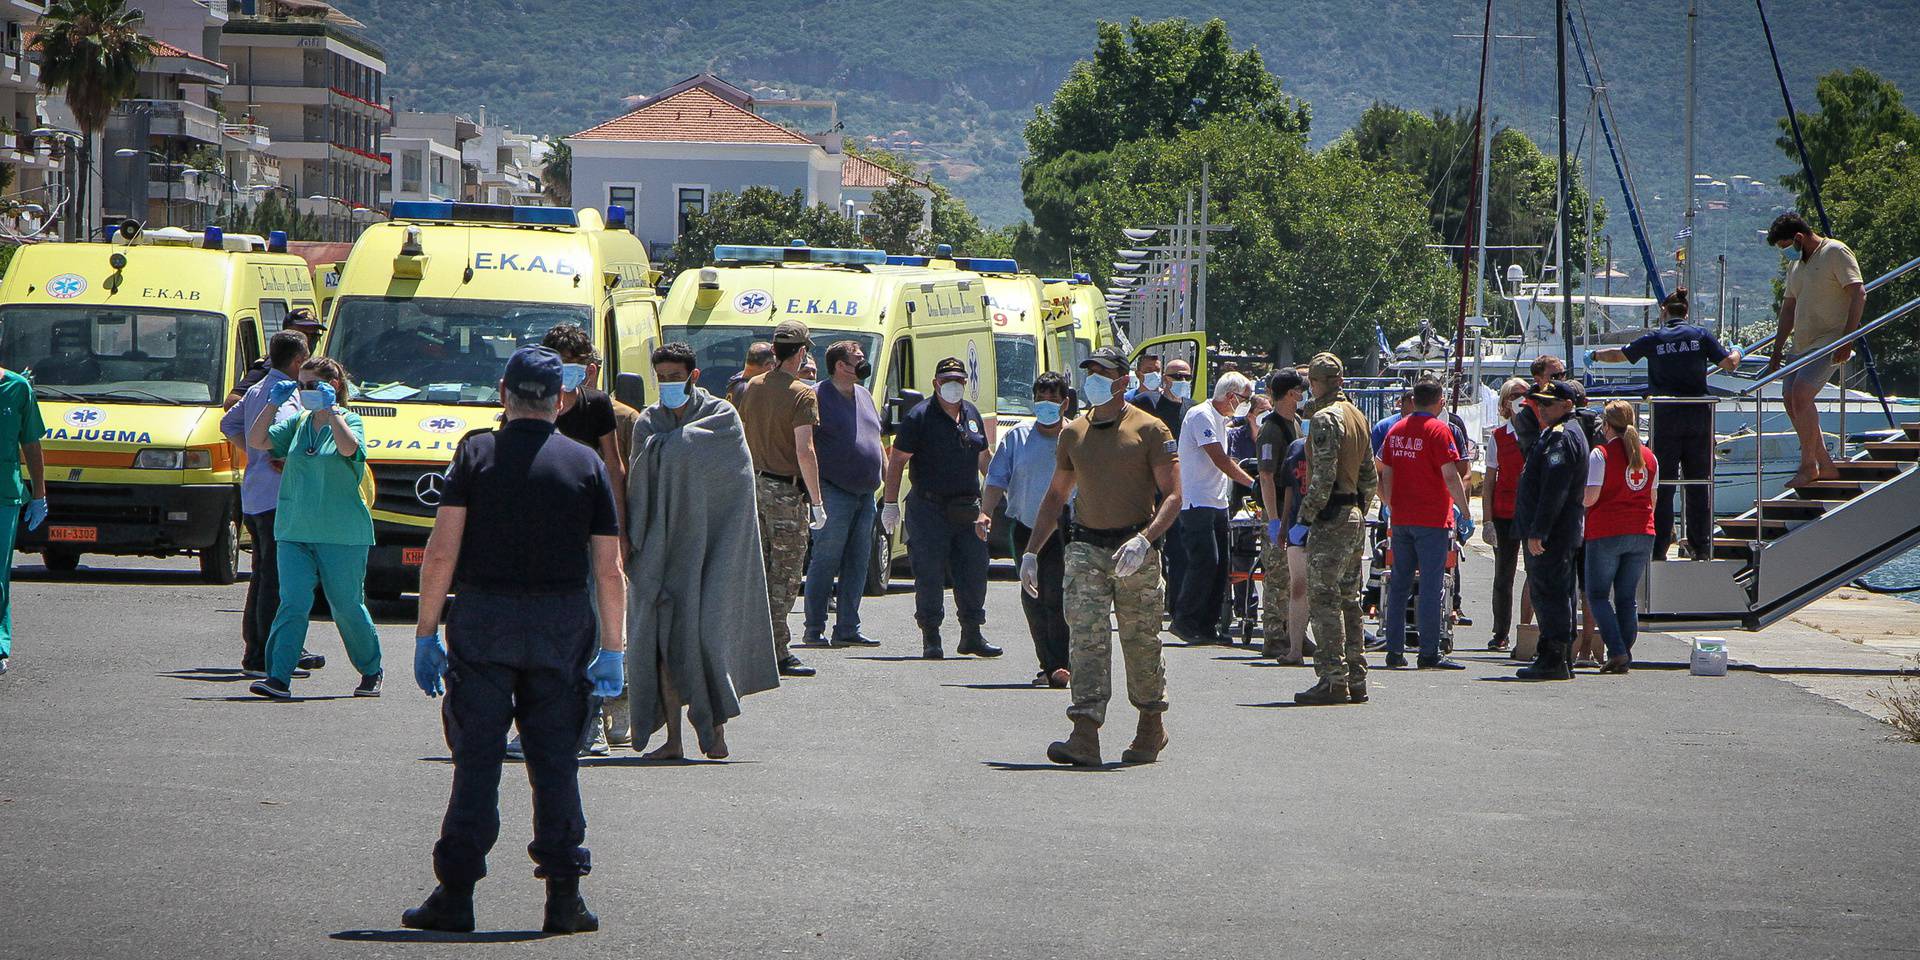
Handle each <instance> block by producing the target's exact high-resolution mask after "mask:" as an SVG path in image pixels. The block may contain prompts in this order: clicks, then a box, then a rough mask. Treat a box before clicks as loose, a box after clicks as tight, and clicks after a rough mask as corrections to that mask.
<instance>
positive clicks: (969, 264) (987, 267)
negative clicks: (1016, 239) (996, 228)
mask: <svg viewBox="0 0 1920 960" xmlns="http://www.w3.org/2000/svg"><path fill="white" fill-rule="evenodd" d="M953 263H954V265H955V266H957V267H959V268H960V269H962V270H972V271H973V272H975V273H1019V272H1020V261H1018V260H1015V259H1013V258H1012V257H955V258H953Z"/></svg>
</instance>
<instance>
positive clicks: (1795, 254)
mask: <svg viewBox="0 0 1920 960" xmlns="http://www.w3.org/2000/svg"><path fill="white" fill-rule="evenodd" d="M1780 252H1781V253H1784V254H1786V255H1787V259H1788V260H1805V259H1806V258H1807V256H1806V254H1804V253H1801V252H1800V245H1799V244H1797V243H1793V244H1788V245H1787V248H1786V249H1785V250H1782V251H1780Z"/></svg>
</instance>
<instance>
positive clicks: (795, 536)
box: [753, 476, 811, 653]
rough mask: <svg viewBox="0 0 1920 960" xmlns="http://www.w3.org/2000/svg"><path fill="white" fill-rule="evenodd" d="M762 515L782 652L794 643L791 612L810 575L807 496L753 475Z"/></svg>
mask: <svg viewBox="0 0 1920 960" xmlns="http://www.w3.org/2000/svg"><path fill="white" fill-rule="evenodd" d="M753 485H754V499H755V502H756V504H757V505H758V507H759V515H760V555H761V557H762V558H764V559H765V560H766V562H767V607H768V612H770V613H772V614H773V640H774V643H775V645H776V646H778V647H779V649H780V651H781V652H782V653H784V652H786V649H787V644H789V643H792V642H793V633H792V631H790V630H788V629H787V615H788V614H790V613H792V612H793V602H794V599H795V598H797V597H799V596H800V589H801V586H802V585H803V584H804V583H805V581H806V574H807V540H808V537H809V535H810V533H811V531H809V530H808V529H807V495H806V494H805V493H802V492H801V491H800V488H799V487H796V486H794V485H793V484H791V483H783V482H781V481H779V480H770V479H768V478H766V477H759V476H756V477H754V478H753Z"/></svg>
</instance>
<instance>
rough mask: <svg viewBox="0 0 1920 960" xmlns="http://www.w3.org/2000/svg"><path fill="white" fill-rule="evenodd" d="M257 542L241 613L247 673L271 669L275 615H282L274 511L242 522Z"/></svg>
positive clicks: (242, 661) (243, 662)
mask: <svg viewBox="0 0 1920 960" xmlns="http://www.w3.org/2000/svg"><path fill="white" fill-rule="evenodd" d="M240 519H241V520H242V522H244V523H246V525H247V535H248V536H250V537H252V538H253V570H252V572H251V573H249V574H247V602H246V605H245V606H244V607H242V608H241V611H240V640H241V642H242V643H244V644H245V645H246V647H245V651H244V652H243V653H241V655H240V668H241V669H243V670H265V669H267V637H268V636H269V635H270V634H272V633H273V615H274V614H276V613H278V612H279V611H280V553H279V551H278V550H277V549H276V548H275V547H276V543H277V541H275V540H274V539H273V511H272V510H268V511H267V512H266V513H249V514H246V515H245V516H243V517H241V518H240Z"/></svg>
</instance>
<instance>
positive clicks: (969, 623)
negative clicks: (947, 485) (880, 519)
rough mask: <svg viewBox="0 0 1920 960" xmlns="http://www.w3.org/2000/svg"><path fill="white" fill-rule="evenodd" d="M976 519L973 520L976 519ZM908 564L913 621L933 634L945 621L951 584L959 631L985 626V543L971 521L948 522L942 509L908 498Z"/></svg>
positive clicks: (931, 501)
mask: <svg viewBox="0 0 1920 960" xmlns="http://www.w3.org/2000/svg"><path fill="white" fill-rule="evenodd" d="M976 516H977V514H976ZM906 522H907V558H908V559H909V560H910V561H912V563H913V619H914V621H915V622H917V623H919V624H920V629H922V630H938V629H940V624H941V623H942V622H944V621H945V620H946V619H947V607H946V598H945V592H946V588H947V582H948V580H949V579H951V580H952V582H953V607H954V611H953V612H954V616H955V617H957V618H958V619H959V620H960V624H961V626H963V627H979V626H983V625H984V624H985V623H986V622H987V542H986V541H985V540H982V539H980V534H978V533H977V532H975V529H974V525H973V519H972V518H968V519H965V520H957V519H956V520H950V519H948V518H947V508H946V505H945V504H944V503H941V502H939V501H936V500H934V499H933V498H931V497H923V496H918V495H916V494H908V495H907V516H906Z"/></svg>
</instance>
